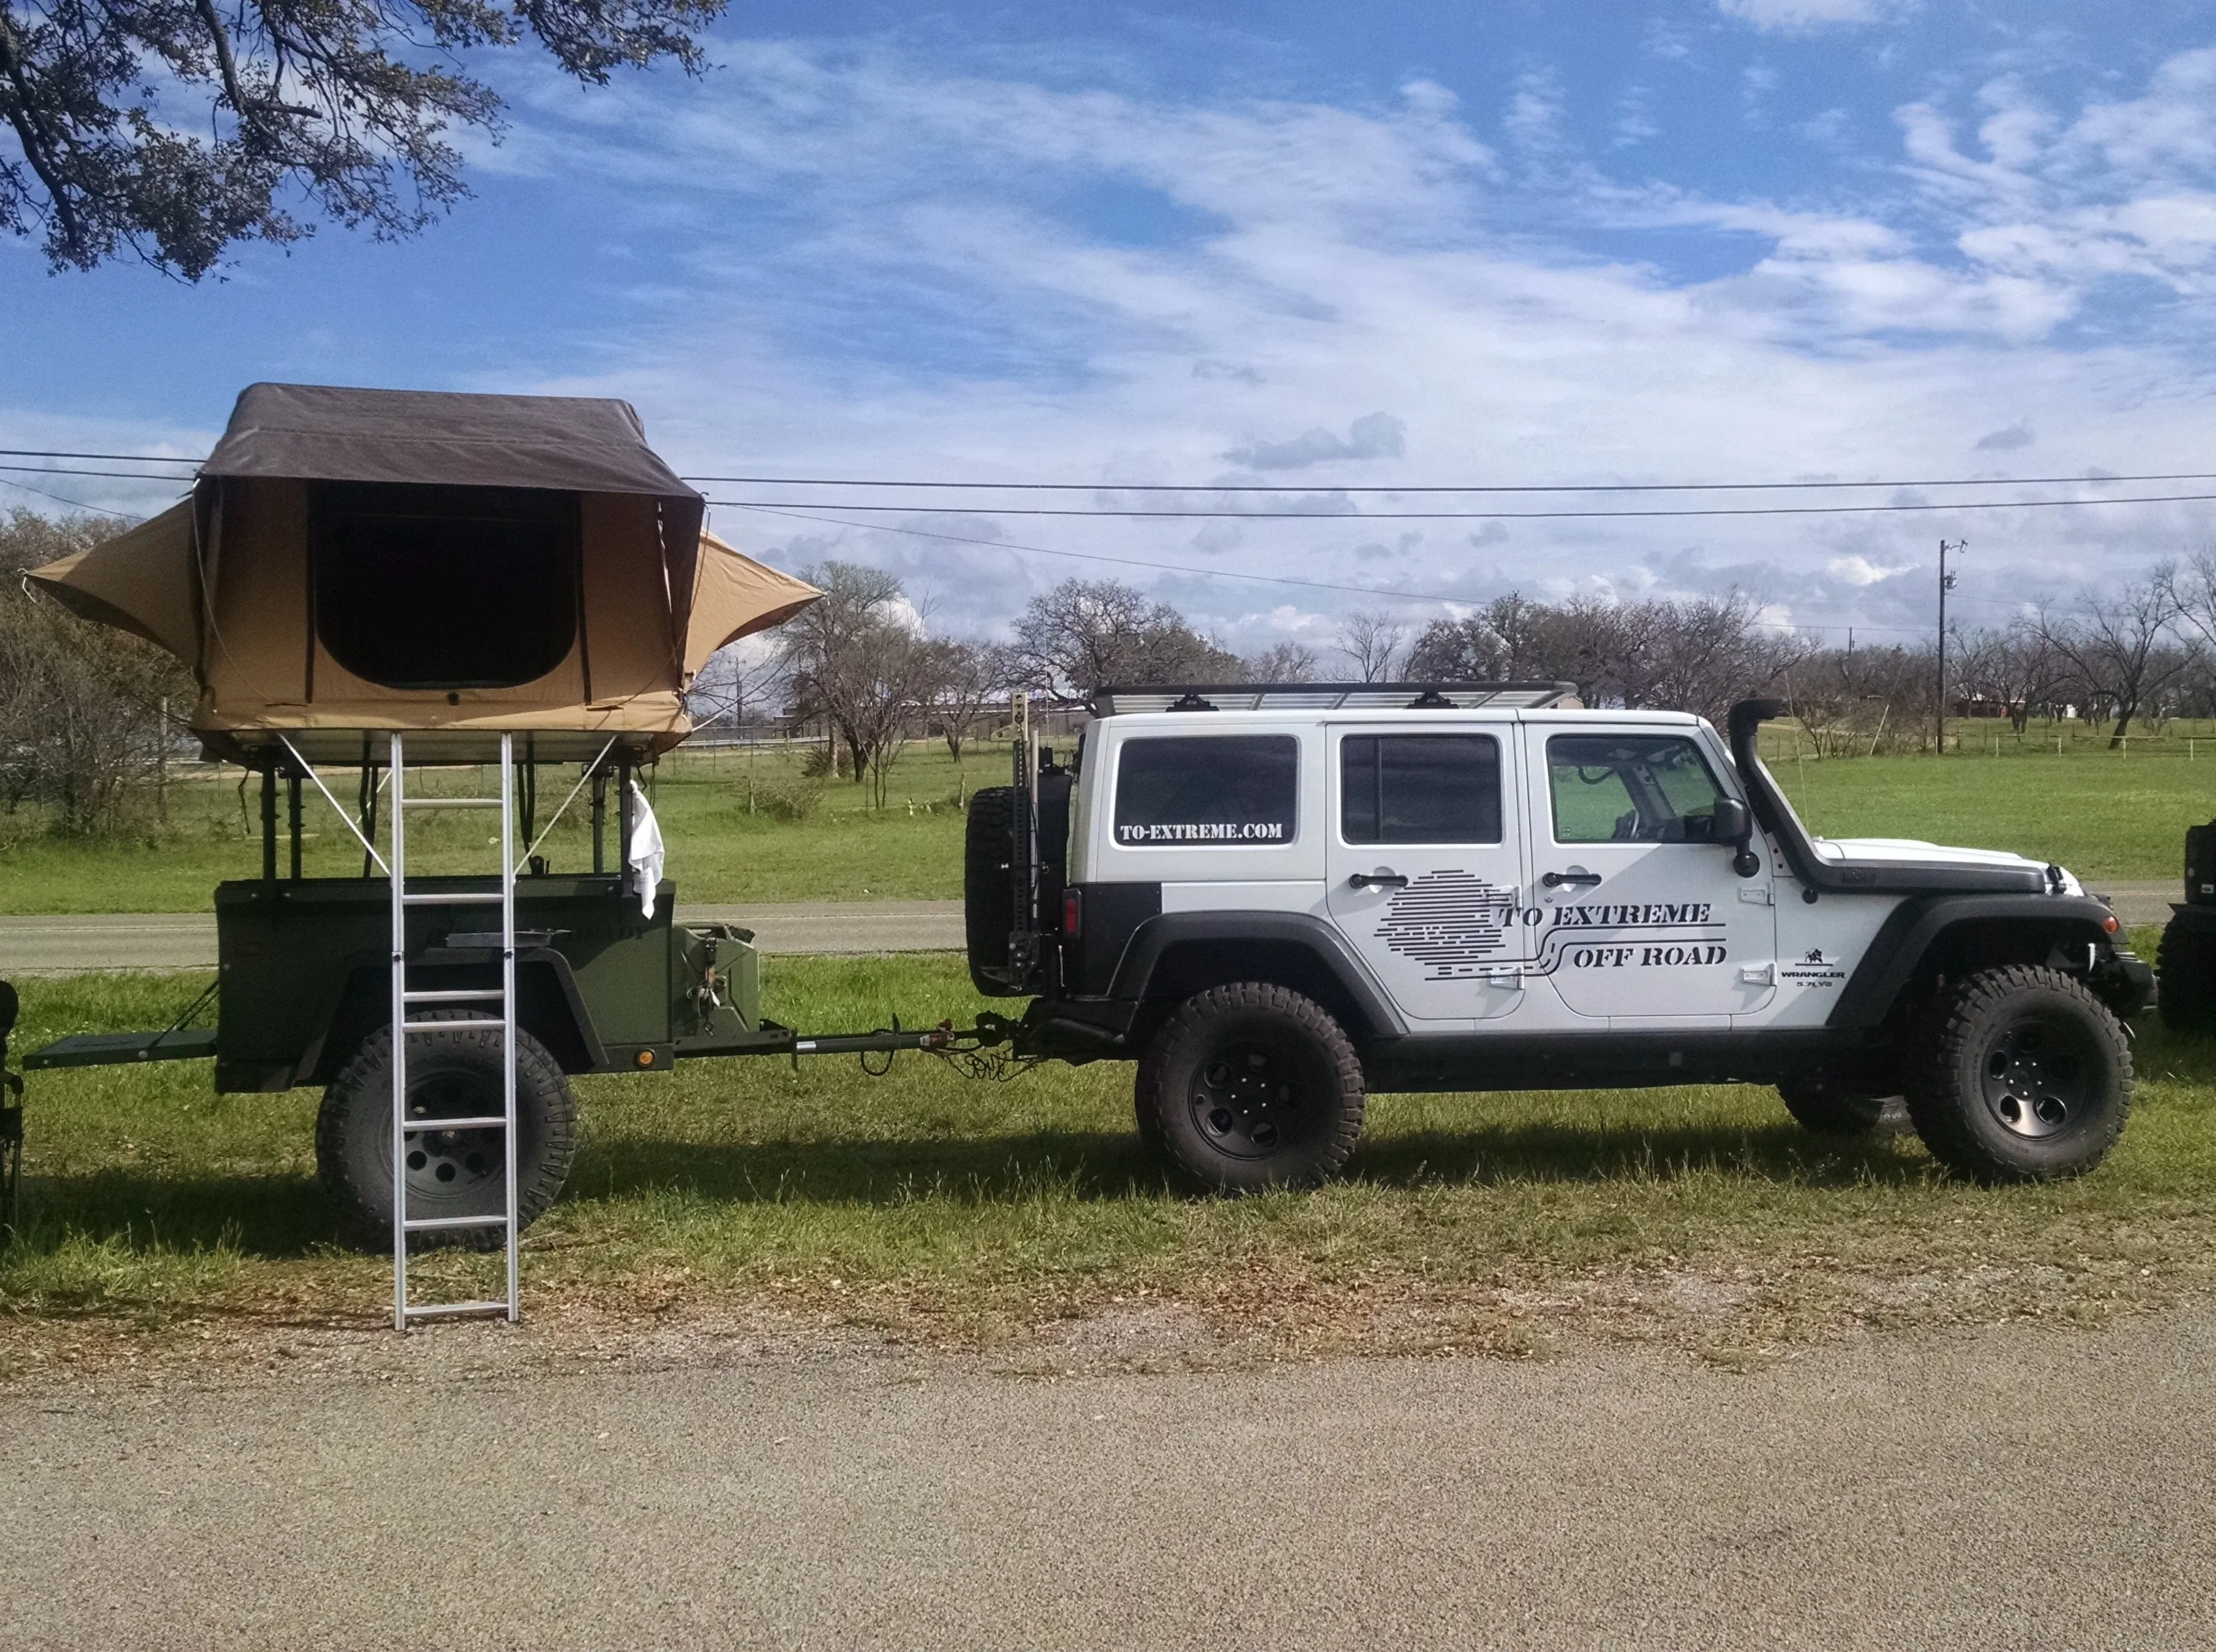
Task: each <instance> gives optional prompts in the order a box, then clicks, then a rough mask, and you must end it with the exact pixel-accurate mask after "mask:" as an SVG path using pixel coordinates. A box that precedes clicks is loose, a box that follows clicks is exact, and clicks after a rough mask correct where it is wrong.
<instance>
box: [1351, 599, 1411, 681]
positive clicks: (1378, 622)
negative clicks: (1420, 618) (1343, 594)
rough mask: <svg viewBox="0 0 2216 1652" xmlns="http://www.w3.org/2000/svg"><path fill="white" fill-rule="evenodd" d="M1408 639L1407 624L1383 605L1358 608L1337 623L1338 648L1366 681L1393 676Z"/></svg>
mask: <svg viewBox="0 0 2216 1652" xmlns="http://www.w3.org/2000/svg"><path fill="white" fill-rule="evenodd" d="M1407 641H1408V628H1407V626H1405V625H1403V624H1402V623H1400V621H1399V620H1398V619H1396V618H1394V616H1393V614H1392V612H1391V611H1389V610H1388V609H1383V608H1357V609H1356V610H1355V611H1353V612H1352V613H1351V614H1348V615H1347V616H1346V617H1345V618H1343V619H1341V620H1340V621H1339V639H1338V651H1339V653H1340V654H1345V656H1346V657H1347V659H1348V660H1351V662H1352V663H1353V666H1354V670H1355V674H1356V676H1357V677H1358V678H1359V679H1361V680H1362V681H1363V682H1365V683H1387V682H1390V681H1392V680H1393V672H1394V667H1395V666H1398V665H1399V664H1400V655H1401V652H1402V650H1403V649H1404V648H1406V646H1407Z"/></svg>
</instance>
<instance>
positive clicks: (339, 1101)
mask: <svg viewBox="0 0 2216 1652" xmlns="http://www.w3.org/2000/svg"><path fill="white" fill-rule="evenodd" d="M467 1014H468V1012H467V1011H463V1010H442V1011H439V1012H437V1013H435V1014H433V1015H428V1016H423V1017H422V1020H424V1021H427V1022H436V1021H450V1020H457V1019H460V1018H462V1017H464V1016H466V1015H467ZM408 1069H409V1072H408V1079H409V1084H408V1090H409V1111H410V1113H411V1115H418V1114H420V1115H422V1117H424V1118H425V1119H426V1120H427V1121H429V1120H435V1119H437V1118H439V1117H440V1116H442V1115H443V1116H445V1117H447V1118H468V1117H483V1116H484V1115H490V1114H497V1113H498V1112H500V1111H501V1108H502V1099H501V1035H499V1034H498V1033H497V1032H492V1031H486V1030H472V1031H468V1032H460V1031H457V1032H444V1031H441V1032H436V1033H427V1034H422V1035H416V1036H415V1037H413V1038H412V1039H411V1041H410V1042H409V1047H408ZM515 1119H516V1133H517V1140H516V1148H517V1152H516V1166H515V1187H516V1229H517V1231H519V1232H520V1231H522V1230H523V1229H524V1228H526V1227H528V1226H530V1225H531V1224H532V1222H534V1221H536V1220H537V1219H539V1216H540V1215H541V1214H543V1213H545V1209H546V1207H548V1206H549V1205H551V1204H552V1203H553V1202H554V1200H555V1198H556V1196H557V1194H560V1193H561V1191H562V1184H563V1182H565V1181H567V1180H568V1179H569V1164H570V1160H571V1159H572V1158H574V1157H575V1155H576V1144H577V1099H576V1095H575V1094H574V1093H573V1092H572V1091H571V1090H570V1089H569V1079H568V1078H566V1077H564V1076H563V1072H562V1068H561V1066H560V1064H559V1063H557V1061H556V1060H555V1059H554V1058H553V1057H552V1056H551V1055H550V1054H548V1053H547V1052H546V1047H545V1045H543V1044H541V1043H540V1042H539V1041H538V1040H537V1039H535V1038H533V1037H532V1035H530V1034H529V1033H526V1032H523V1031H520V1030H519V1031H518V1032H517V1033H516V1035H515ZM407 1139H408V1144H409V1150H410V1151H409V1155H408V1160H409V1170H408V1213H409V1215H410V1216H414V1217H423V1216H490V1215H497V1214H499V1213H501V1211H502V1209H503V1208H504V1203H503V1201H504V1200H505V1198H506V1194H507V1189H506V1188H505V1186H504V1185H503V1183H504V1181H505V1178H504V1176H503V1175H502V1170H503V1163H502V1152H501V1141H500V1132H499V1131H498V1130H497V1129H486V1130H467V1131H451V1130H449V1131H439V1130H429V1129H426V1130H422V1131H417V1130H412V1129H411V1130H410V1131H409V1135H408V1138H407ZM391 1142H392V1029H391V1027H390V1026H385V1027H379V1029H377V1030H376V1031H375V1032H373V1033H372V1034H370V1035H369V1036H368V1037H366V1038H365V1039H364V1040H362V1041H361V1043H360V1045H359V1046H358V1047H356V1048H355V1050H354V1055H353V1057H352V1058H351V1059H349V1060H348V1062H347V1064H346V1066H344V1067H343V1068H342V1069H341V1071H340V1072H339V1075H338V1077H337V1078H334V1079H333V1080H332V1081H331V1082H330V1084H329V1087H328V1088H326V1089H325V1090H324V1091H323V1105H322V1107H321V1108H318V1109H317V1114H316V1173H317V1177H318V1179H319V1180H320V1181H321V1182H323V1187H324V1188H325V1190H326V1191H327V1192H329V1194H330V1195H331V1197H332V1199H333V1200H334V1201H335V1202H336V1203H337V1204H338V1205H339V1207H341V1209H342V1211H343V1212H344V1213H345V1217H346V1221H347V1225H348V1227H349V1228H350V1229H352V1230H353V1231H355V1232H357V1233H358V1234H360V1237H361V1238H362V1240H363V1242H364V1243H365V1244H367V1245H370V1246H372V1247H375V1246H378V1245H384V1244H390V1243H391V1234H392V1147H391ZM501 1244H502V1231H501V1229H500V1228H499V1227H497V1226H491V1227H482V1228H456V1229H452V1230H449V1231H443V1232H440V1231H433V1232H424V1233H416V1234H414V1235H412V1236H411V1237H410V1238H409V1249H410V1250H434V1249H437V1248H440V1247H442V1246H457V1247H460V1248H462V1249H465V1250H498V1249H499V1248H500V1246H501Z"/></svg>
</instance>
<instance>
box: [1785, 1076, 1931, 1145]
mask: <svg viewBox="0 0 2216 1652" xmlns="http://www.w3.org/2000/svg"><path fill="white" fill-rule="evenodd" d="M1777 1094H1778V1096H1779V1098H1780V1099H1781V1100H1782V1101H1783V1102H1784V1103H1785V1110H1786V1111H1787V1112H1788V1113H1790V1114H1791V1115H1793V1117H1794V1120H1795V1121H1797V1122H1798V1123H1799V1124H1800V1127H1801V1128H1802V1129H1804V1130H1807V1131H1808V1132H1810V1133H1813V1134H1815V1135H1819V1136H1890V1135H1896V1134H1898V1133H1900V1132H1902V1131H1904V1130H1906V1129H1907V1128H1909V1121H1908V1102H1907V1101H1906V1099H1905V1097H1903V1096H1898V1095H1895V1096H1873V1095H1870V1094H1869V1093H1868V1092H1867V1091H1863V1090H1843V1089H1841V1088H1840V1087H1839V1086H1837V1084H1831V1083H1828V1082H1826V1081H1825V1080H1824V1079H1821V1078H1781V1079H1779V1080H1778V1082H1777Z"/></svg>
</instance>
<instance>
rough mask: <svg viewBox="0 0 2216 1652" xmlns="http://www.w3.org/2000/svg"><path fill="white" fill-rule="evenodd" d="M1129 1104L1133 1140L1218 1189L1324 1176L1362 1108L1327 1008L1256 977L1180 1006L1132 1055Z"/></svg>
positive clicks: (1356, 1066) (1358, 1079)
mask: <svg viewBox="0 0 2216 1652" xmlns="http://www.w3.org/2000/svg"><path fill="white" fill-rule="evenodd" d="M1134 1099H1135V1102H1136V1108H1137V1111H1138V1115H1139V1133H1140V1136H1141V1138H1142V1139H1145V1140H1149V1141H1152V1142H1157V1143H1159V1144H1160V1147H1161V1150H1162V1151H1164V1152H1165V1153H1166V1154H1167V1155H1168V1157H1169V1159H1170V1162H1171V1163H1172V1164H1174V1165H1175V1166H1176V1167H1177V1168H1178V1169H1179V1170H1180V1171H1182V1172H1183V1173H1184V1174H1185V1176H1189V1177H1191V1179H1192V1180H1193V1181H1195V1182H1199V1183H1200V1184H1201V1185H1203V1187H1208V1188H1215V1189H1216V1190H1218V1191H1220V1192H1223V1193H1259V1192H1261V1191H1262V1190H1263V1189H1265V1188H1310V1187H1314V1186H1315V1185H1316V1184H1317V1183H1318V1182H1325V1181H1328V1180H1329V1179H1330V1178H1331V1177H1332V1176H1336V1175H1337V1174H1338V1173H1339V1170H1340V1169H1341V1168H1342V1167H1343V1166H1344V1165H1345V1163H1346V1158H1347V1155H1348V1154H1349V1153H1351V1152H1352V1151H1354V1143H1355V1139H1356V1138H1357V1137H1358V1136H1360V1135H1361V1133H1362V1117H1363V1110H1364V1108H1366V1107H1367V1105H1368V1102H1369V1097H1368V1096H1367V1095H1366V1094H1365V1093H1364V1090H1363V1076H1362V1061H1361V1058H1360V1057H1359V1056H1357V1054H1356V1053H1355V1051H1354V1046H1353V1045H1352V1044H1351V1042H1350V1041H1348V1039H1347V1036H1346V1034H1345V1030H1344V1029H1342V1028H1341V1027H1340V1026H1339V1023H1338V1022H1336V1021H1335V1020H1333V1018H1332V1015H1331V1012H1330V1011H1329V1010H1326V1009H1325V1008H1324V1007H1323V1006H1322V1005H1321V1004H1318V1003H1316V1002H1315V1001H1314V999H1313V998H1303V997H1302V995H1301V994H1299V993H1298V992H1294V991H1292V990H1291V989H1290V987H1283V986H1274V985H1271V984H1270V983H1268V982H1263V981H1239V982H1235V983H1233V984H1232V985H1229V986H1212V987H1210V988H1209V989H1208V991H1206V992H1197V993H1195V994H1194V995H1193V996H1192V997H1191V998H1187V999H1186V1000H1185V1002H1184V1003H1183V1004H1179V1006H1178V1008H1177V1011H1176V1013H1175V1014H1173V1016H1170V1018H1169V1019H1168V1020H1167V1021H1166V1022H1164V1023H1162V1026H1161V1029H1160V1031H1159V1032H1157V1033H1156V1034H1155V1035H1154V1038H1153V1040H1152V1041H1150V1042H1149V1044H1148V1048H1147V1051H1146V1053H1145V1054H1144V1055H1143V1056H1142V1058H1141V1060H1140V1063H1139V1072H1138V1082H1137V1084H1136V1096H1135V1097H1134Z"/></svg>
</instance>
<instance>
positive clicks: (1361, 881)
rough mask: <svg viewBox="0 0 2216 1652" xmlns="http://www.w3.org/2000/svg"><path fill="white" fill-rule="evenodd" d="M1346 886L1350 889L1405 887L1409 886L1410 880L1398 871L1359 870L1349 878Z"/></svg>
mask: <svg viewBox="0 0 2216 1652" xmlns="http://www.w3.org/2000/svg"><path fill="white" fill-rule="evenodd" d="M1346 887H1348V888H1350V889H1369V888H1373V887H1374V888H1379V889H1405V888H1407V887H1408V880H1407V878H1405V877H1402V876H1401V875H1400V874H1399V873H1398V872H1357V873H1356V874H1355V875H1353V876H1352V877H1351V878H1349V879H1347V881H1346Z"/></svg>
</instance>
